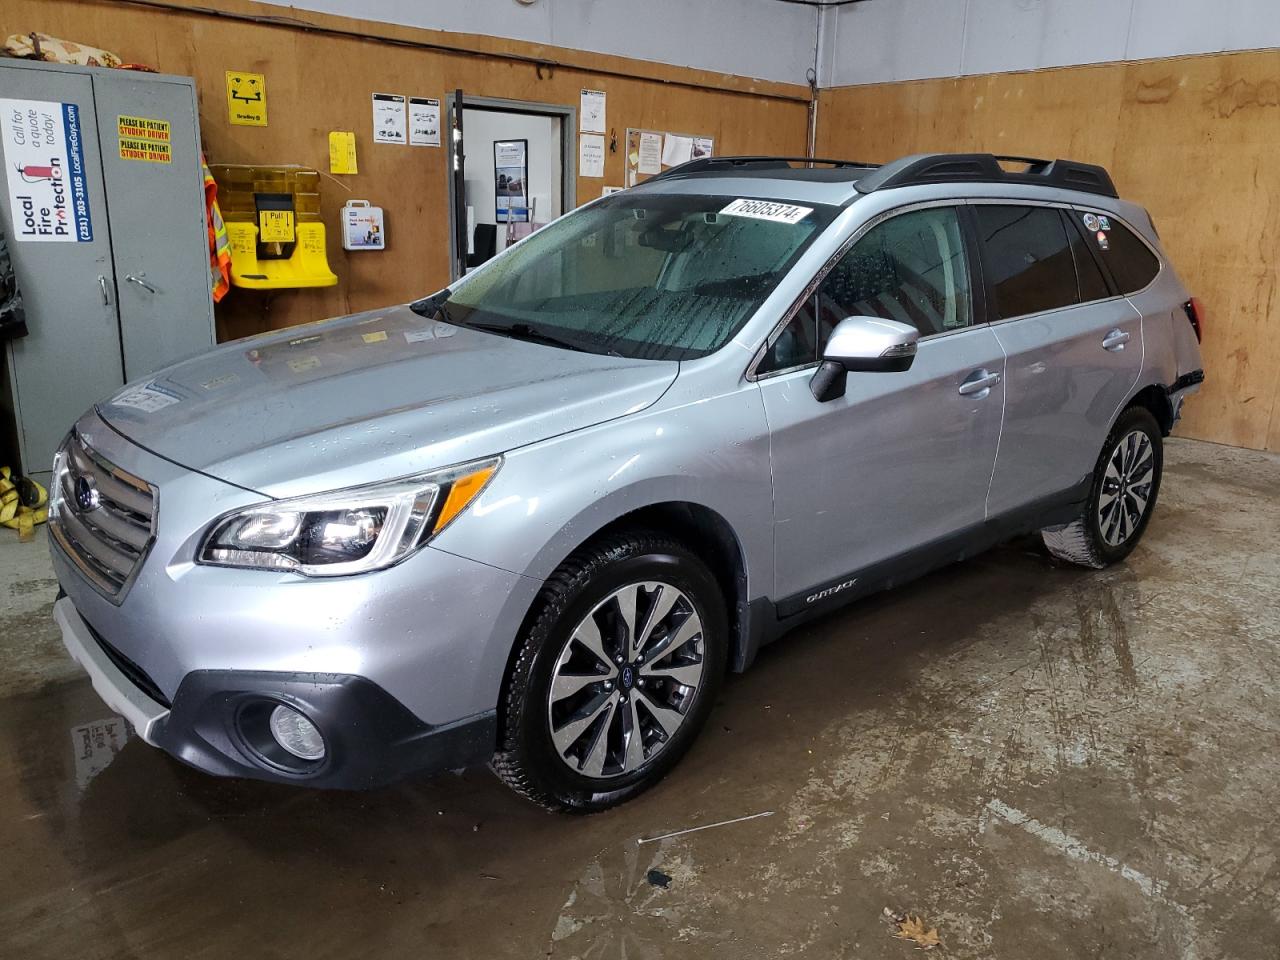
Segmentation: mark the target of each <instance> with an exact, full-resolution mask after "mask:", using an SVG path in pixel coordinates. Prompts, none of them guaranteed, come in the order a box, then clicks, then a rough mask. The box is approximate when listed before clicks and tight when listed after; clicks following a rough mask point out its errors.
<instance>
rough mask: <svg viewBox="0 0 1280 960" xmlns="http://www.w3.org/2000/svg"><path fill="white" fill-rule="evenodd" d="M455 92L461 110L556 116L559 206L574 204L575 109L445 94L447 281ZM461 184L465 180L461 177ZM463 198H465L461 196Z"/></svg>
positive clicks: (454, 210) (453, 245)
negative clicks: (558, 151) (557, 122)
mask: <svg viewBox="0 0 1280 960" xmlns="http://www.w3.org/2000/svg"><path fill="white" fill-rule="evenodd" d="M458 92H461V93H462V109H463V110H472V109H475V110H491V111H493V112H496V113H526V114H533V115H535V116H544V117H559V118H560V179H561V183H560V196H561V206H562V208H563V209H564V212H565V213H568V212H569V211H570V210H572V209H573V208H574V207H576V206H577V205H578V152H577V140H578V108H577V107H575V106H566V105H564V104H560V103H534V102H532V101H527V100H507V99H505V98H503V97H478V96H470V95H468V94H467V93H466V91H465V90H464V91H456V92H454V93H450V94H448V95H446V97H445V110H446V113H445V116H446V117H447V118H448V121H449V123H448V131H449V134H448V142H447V143H446V146H447V147H448V148H449V152H448V154H447V156H448V158H449V159H448V161H447V162H446V163H445V176H446V180H447V181H448V184H449V282H450V283H453V281H455V280H457V279H458V277H459V273H458V263H459V257H458V235H459V228H460V225H459V223H458V213H459V206H460V204H459V197H458V188H457V183H456V180H457V178H455V177H454V170H453V156H454V145H453V143H452V136H453V111H454V109H455V107H456V105H457V100H458ZM466 144H467V141H466V132H465V130H464V132H463V138H462V147H463V165H464V169H465V165H466ZM464 183H465V179H464ZM463 199H465V198H463Z"/></svg>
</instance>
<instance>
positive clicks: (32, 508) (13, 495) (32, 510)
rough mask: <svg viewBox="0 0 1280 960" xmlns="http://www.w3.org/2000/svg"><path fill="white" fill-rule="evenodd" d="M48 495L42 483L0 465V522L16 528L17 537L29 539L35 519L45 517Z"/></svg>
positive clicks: (47, 517) (43, 518) (35, 522)
mask: <svg viewBox="0 0 1280 960" xmlns="http://www.w3.org/2000/svg"><path fill="white" fill-rule="evenodd" d="M48 502H49V495H48V493H46V492H45V489H44V487H42V486H40V484H38V483H36V482H35V481H34V480H31V479H29V478H27V477H20V476H17V475H16V474H14V472H13V471H12V470H11V469H9V468H8V467H0V526H5V527H8V528H10V529H11V530H17V531H18V539H19V540H30V539H32V538H33V537H34V536H35V535H36V532H35V527H36V524H38V523H44V522H45V521H46V520H48V519H49V508H48V506H46V504H47V503H48Z"/></svg>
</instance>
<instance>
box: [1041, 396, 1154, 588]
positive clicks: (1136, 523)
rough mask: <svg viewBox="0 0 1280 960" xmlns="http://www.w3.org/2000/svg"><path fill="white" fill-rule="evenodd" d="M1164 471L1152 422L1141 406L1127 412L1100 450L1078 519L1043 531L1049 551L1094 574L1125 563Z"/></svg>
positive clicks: (1143, 528)
mask: <svg viewBox="0 0 1280 960" xmlns="http://www.w3.org/2000/svg"><path fill="white" fill-rule="evenodd" d="M1163 471H1164V446H1163V441H1162V439H1161V434H1160V427H1159V425H1158V424H1157V423H1156V419H1155V417H1153V416H1152V415H1151V412H1150V411H1149V410H1147V409H1146V408H1144V407H1130V408H1129V409H1128V410H1126V411H1125V412H1124V413H1122V414H1121V415H1120V418H1119V419H1118V420H1117V421H1116V425H1115V427H1113V428H1112V430H1111V435H1110V436H1108V437H1107V442H1106V443H1105V444H1104V445H1103V448H1102V454H1101V456H1100V457H1099V458H1098V463H1097V466H1096V467H1095V468H1094V474H1093V486H1092V488H1091V489H1090V492H1089V499H1088V501H1087V502H1086V503H1085V506H1084V509H1083V511H1082V512H1081V516H1080V517H1079V518H1078V519H1077V520H1074V521H1072V522H1071V523H1069V524H1067V525H1066V526H1064V527H1059V528H1057V529H1053V530H1043V531H1041V536H1042V537H1043V538H1044V544H1045V546H1046V547H1047V548H1048V550H1049V552H1050V553H1051V554H1053V555H1054V556H1055V557H1057V558H1059V559H1060V560H1066V561H1068V562H1070V563H1075V564H1078V565H1080V566H1083V567H1093V568H1094V569H1101V568H1103V567H1105V566H1108V565H1109V564H1112V563H1116V562H1117V561H1119V560H1123V559H1124V558H1125V557H1127V556H1128V555H1129V553H1130V552H1131V551H1132V550H1133V548H1134V547H1136V546H1137V545H1138V541H1139V540H1140V539H1141V538H1142V534H1143V533H1144V532H1145V531H1146V529H1147V523H1148V522H1149V521H1150V520H1151V512H1152V511H1153V510H1154V509H1155V505H1156V497H1157V496H1158V495H1159V493H1160V478H1161V475H1162V473H1163Z"/></svg>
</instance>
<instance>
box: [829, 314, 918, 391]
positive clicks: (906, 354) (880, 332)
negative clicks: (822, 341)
mask: <svg viewBox="0 0 1280 960" xmlns="http://www.w3.org/2000/svg"><path fill="white" fill-rule="evenodd" d="M919 340H920V331H919V330H917V329H916V328H915V327H912V326H909V325H907V324H905V323H898V321H896V320H882V319H880V318H878V317H846V318H845V319H843V320H841V321H840V322H839V323H837V324H836V328H835V329H834V330H832V331H831V339H830V340H828V341H827V348H826V350H824V351H823V353H822V365H821V366H819V367H818V372H817V373H815V374H814V375H813V379H812V380H810V381H809V389H810V390H812V391H813V396H814V398H815V399H816V400H818V402H819V403H826V402H827V401H828V400H835V399H836V398H837V397H843V396H844V389H845V382H846V379H847V375H848V373H849V372H850V371H853V372H854V373H901V372H902V371H904V370H909V369H911V364H912V362H913V361H914V360H915V358H916V343H917V342H918V341H919Z"/></svg>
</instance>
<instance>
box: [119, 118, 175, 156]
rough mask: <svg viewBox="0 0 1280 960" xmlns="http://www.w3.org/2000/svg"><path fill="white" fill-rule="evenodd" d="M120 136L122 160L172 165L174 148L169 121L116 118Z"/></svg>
mask: <svg viewBox="0 0 1280 960" xmlns="http://www.w3.org/2000/svg"><path fill="white" fill-rule="evenodd" d="M116 129H117V131H119V134H120V159H121V160H146V161H148V162H150V163H172V162H173V146H172V144H171V143H170V140H169V121H168V120H150V119H148V118H147V117H124V116H118V117H117V118H116Z"/></svg>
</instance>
